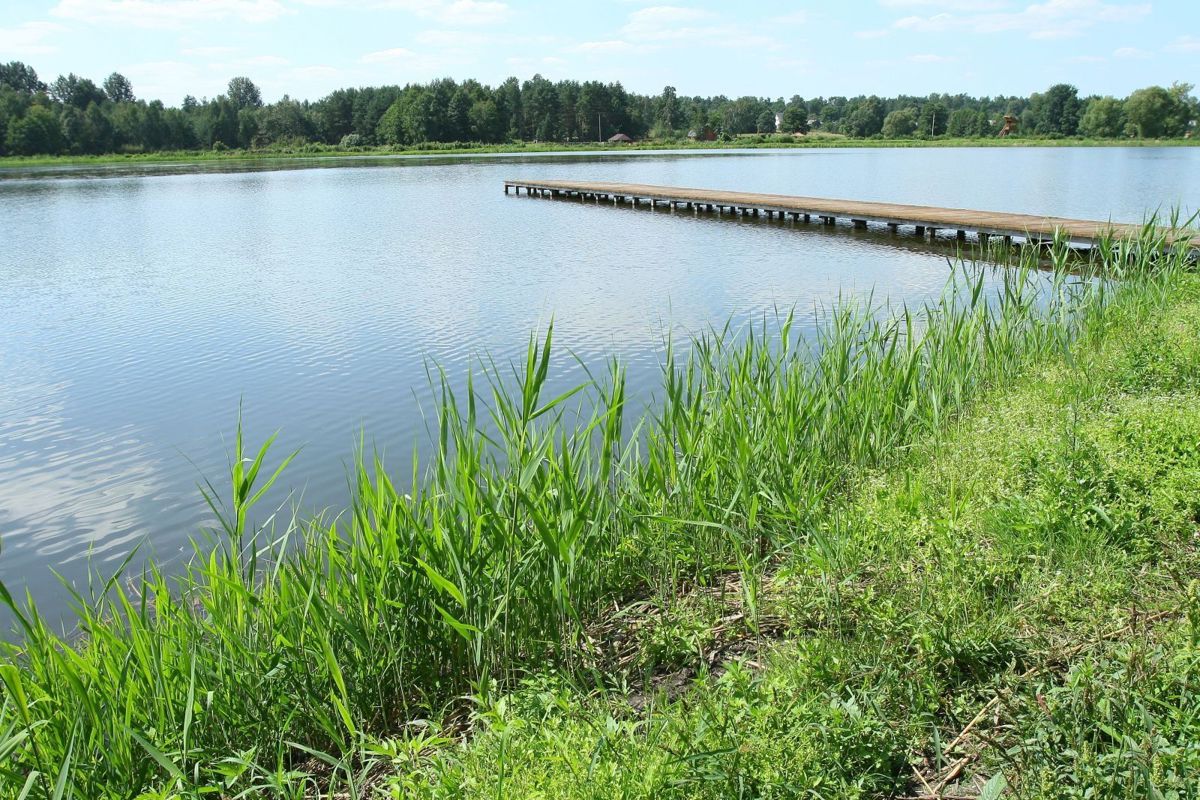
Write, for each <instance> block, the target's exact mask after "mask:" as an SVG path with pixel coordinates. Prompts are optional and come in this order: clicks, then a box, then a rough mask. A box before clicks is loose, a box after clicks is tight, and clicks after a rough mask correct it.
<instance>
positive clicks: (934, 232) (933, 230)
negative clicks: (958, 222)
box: [929, 228, 937, 239]
mask: <svg viewBox="0 0 1200 800" xmlns="http://www.w3.org/2000/svg"><path fill="white" fill-rule="evenodd" d="M929 238H930V239H936V238H937V228H930V229H929Z"/></svg>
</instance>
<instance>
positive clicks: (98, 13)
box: [50, 0, 289, 28]
mask: <svg viewBox="0 0 1200 800" xmlns="http://www.w3.org/2000/svg"><path fill="white" fill-rule="evenodd" d="M50 13H51V14H53V15H54V16H56V17H62V18H64V19H77V20H81V21H83V22H93V23H106V24H112V25H125V26H134V27H138V28H179V27H184V26H187V25H193V24H196V23H200V22H220V21H223V20H236V21H240V22H251V23H255V22H270V21H271V20H274V19H277V18H279V17H281V16H283V15H284V14H286V13H289V12H288V9H287V8H286V7H285V6H284V5H283V4H282V3H281V2H280V1H279V0H157V1H155V0H59V3H58V5H56V6H54V8H52V9H50Z"/></svg>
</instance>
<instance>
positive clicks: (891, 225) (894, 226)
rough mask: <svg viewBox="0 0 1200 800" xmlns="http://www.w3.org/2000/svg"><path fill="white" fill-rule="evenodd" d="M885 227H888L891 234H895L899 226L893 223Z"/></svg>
mask: <svg viewBox="0 0 1200 800" xmlns="http://www.w3.org/2000/svg"><path fill="white" fill-rule="evenodd" d="M887 226H888V230H889V231H891V232H892V233H893V234H895V233H897V232H898V230H899V228H900V226H899V225H897V224H896V223H894V222H889V223H888V224H887Z"/></svg>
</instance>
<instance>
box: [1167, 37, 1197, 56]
mask: <svg viewBox="0 0 1200 800" xmlns="http://www.w3.org/2000/svg"><path fill="white" fill-rule="evenodd" d="M1167 50H1170V51H1171V52H1172V53H1200V36H1191V35H1186V36H1180V37H1179V38H1177V39H1176V40H1175V41H1173V42H1171V43H1170V44H1169V45H1167Z"/></svg>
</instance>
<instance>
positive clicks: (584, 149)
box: [0, 136, 1200, 170]
mask: <svg viewBox="0 0 1200 800" xmlns="http://www.w3.org/2000/svg"><path fill="white" fill-rule="evenodd" d="M752 138H755V137H743V140H741V141H730V142H720V141H712V142H695V141H678V140H648V141H643V142H634V143H632V144H608V143H604V142H571V143H548V142H513V143H508V144H463V143H458V142H454V143H448V144H446V145H444V146H439V145H438V144H437V143H431V144H429V145H427V146H418V147H409V148H391V147H341V146H339V145H312V144H309V145H303V146H299V147H294V148H288V147H279V148H264V149H248V150H243V149H230V150H175V151H163V152H152V153H109V154H105V155H39V156H2V157H0V170H3V169H7V168H21V167H37V166H88V165H101V164H139V163H144V164H156V163H204V162H219V161H264V160H281V159H283V160H311V159H321V158H330V159H335V158H353V157H397V156H460V155H521V154H524V153H551V154H553V153H564V154H570V153H580V154H582V153H604V154H618V153H625V152H655V151H678V150H695V151H698V152H703V151H708V150H714V151H716V150H821V149H833V148H856V149H889V150H890V149H907V148H953V147H980V148H983V147H997V148H1009V147H1013V148H1024V147H1114V148H1116V147H1194V146H1196V145H1200V139H1085V138H1070V139H1067V138H1042V137H1025V138H1023V137H1012V138H1006V139H998V138H991V137H989V138H940V139H852V138H843V137H835V136H821V137H811V138H805V139H798V140H793V141H787V140H786V139H783V138H782V137H780V138H776V137H764V138H763V140H761V141H758V140H753V141H746V139H752Z"/></svg>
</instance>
